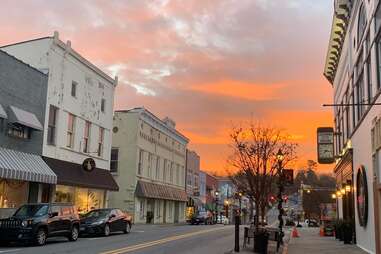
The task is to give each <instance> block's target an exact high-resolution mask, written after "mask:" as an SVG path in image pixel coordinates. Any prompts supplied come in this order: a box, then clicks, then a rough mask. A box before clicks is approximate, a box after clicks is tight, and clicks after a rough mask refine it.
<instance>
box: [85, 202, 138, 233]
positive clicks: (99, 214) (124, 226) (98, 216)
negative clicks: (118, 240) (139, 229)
mask: <svg viewBox="0 0 381 254" xmlns="http://www.w3.org/2000/svg"><path fill="white" fill-rule="evenodd" d="M118 231H121V232H124V233H125V234H128V233H130V231H131V216H129V215H128V214H126V213H124V212H122V211H121V210H119V209H114V208H105V209H96V210H92V211H90V212H88V213H87V214H85V215H84V216H82V217H81V225H80V233H81V235H84V234H96V235H103V236H109V235H110V233H112V232H118Z"/></svg>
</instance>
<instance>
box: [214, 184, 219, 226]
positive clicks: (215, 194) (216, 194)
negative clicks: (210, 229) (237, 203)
mask: <svg viewBox="0 0 381 254" xmlns="http://www.w3.org/2000/svg"><path fill="white" fill-rule="evenodd" d="M218 195H220V193H219V192H218V190H216V191H215V192H214V199H215V202H216V204H215V206H216V207H215V217H214V223H215V224H217V217H218Z"/></svg>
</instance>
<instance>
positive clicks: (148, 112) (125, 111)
mask: <svg viewBox="0 0 381 254" xmlns="http://www.w3.org/2000/svg"><path fill="white" fill-rule="evenodd" d="M114 112H115V113H143V112H145V113H147V114H148V115H150V116H151V117H152V118H154V119H155V120H157V121H158V122H160V123H161V125H162V126H164V127H165V128H166V129H168V131H169V132H172V133H173V134H175V135H178V136H179V137H180V138H182V139H184V140H185V142H186V143H187V144H188V143H189V141H190V140H189V138H187V137H185V136H184V135H183V134H181V133H180V132H179V131H178V130H176V129H172V128H170V127H168V126H167V125H166V124H165V123H164V122H163V120H161V119H160V118H158V117H157V116H156V115H154V114H153V113H152V112H151V111H149V110H148V109H146V108H144V107H136V108H132V109H127V110H115V111H114Z"/></svg>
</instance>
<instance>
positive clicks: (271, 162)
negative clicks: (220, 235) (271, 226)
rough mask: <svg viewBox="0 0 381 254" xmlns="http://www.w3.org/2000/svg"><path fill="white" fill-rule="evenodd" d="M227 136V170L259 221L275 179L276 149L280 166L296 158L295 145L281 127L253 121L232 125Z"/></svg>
mask: <svg viewBox="0 0 381 254" xmlns="http://www.w3.org/2000/svg"><path fill="white" fill-rule="evenodd" d="M230 138H231V148H232V154H231V156H230V157H229V159H228V163H229V164H230V166H232V167H233V170H232V171H231V172H228V173H229V177H230V179H231V180H232V182H233V184H234V185H235V186H236V188H237V190H238V191H240V192H243V193H245V195H246V196H247V197H248V198H249V199H251V200H252V201H253V202H254V203H255V209H256V215H257V218H261V222H263V220H264V217H265V213H266V207H267V205H268V203H269V197H270V195H271V194H272V193H273V191H274V184H275V179H276V178H277V167H278V160H277V156H276V155H277V152H278V151H279V149H281V151H282V153H283V154H284V159H283V161H282V167H286V166H287V165H288V164H289V163H290V162H292V161H294V160H295V159H296V148H297V144H296V143H294V142H292V141H291V137H290V136H289V135H287V134H285V133H283V131H282V130H281V129H277V128H273V127H268V126H263V125H261V124H258V123H254V122H250V123H248V125H247V126H246V127H233V128H232V130H231V133H230ZM256 225H258V223H256Z"/></svg>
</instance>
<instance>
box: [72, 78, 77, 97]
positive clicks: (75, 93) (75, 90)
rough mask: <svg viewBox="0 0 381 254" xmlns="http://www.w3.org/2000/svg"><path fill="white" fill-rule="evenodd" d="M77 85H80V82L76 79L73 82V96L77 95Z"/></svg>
mask: <svg viewBox="0 0 381 254" xmlns="http://www.w3.org/2000/svg"><path fill="white" fill-rule="evenodd" d="M77 87H78V83H77V82H75V81H72V82H71V96H73V97H77Z"/></svg>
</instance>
